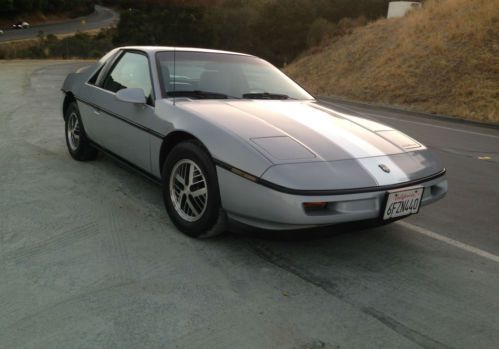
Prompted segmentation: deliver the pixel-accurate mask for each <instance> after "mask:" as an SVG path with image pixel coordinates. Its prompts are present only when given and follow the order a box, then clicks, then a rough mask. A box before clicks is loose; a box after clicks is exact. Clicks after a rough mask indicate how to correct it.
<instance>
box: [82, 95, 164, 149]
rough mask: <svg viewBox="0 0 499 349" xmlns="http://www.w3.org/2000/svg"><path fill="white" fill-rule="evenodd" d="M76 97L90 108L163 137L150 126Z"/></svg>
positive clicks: (162, 136)
mask: <svg viewBox="0 0 499 349" xmlns="http://www.w3.org/2000/svg"><path fill="white" fill-rule="evenodd" d="M76 99H77V100H78V101H79V102H81V103H84V104H86V105H89V106H91V107H92V108H95V109H97V110H99V111H102V112H103V113H106V114H107V115H109V116H112V117H113V118H116V119H118V120H121V121H123V122H125V123H127V124H129V125H130V126H133V127H135V128H138V129H140V130H142V131H144V132H147V133H149V134H150V135H153V136H155V137H158V138H161V139H163V138H165V135H162V134H161V133H159V132H156V131H154V130H151V129H150V128H147V127H145V126H142V125H140V124H138V123H136V122H133V121H132V120H130V119H126V118H124V117H122V116H120V115H118V114H115V113H113V112H112V111H109V110H107V109H105V108H102V107H100V106H98V105H96V104H94V103H92V102H89V101H86V100H83V99H81V98H78V97H77V98H76Z"/></svg>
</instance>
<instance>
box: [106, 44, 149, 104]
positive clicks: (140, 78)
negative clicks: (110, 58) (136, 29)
mask: <svg viewBox="0 0 499 349" xmlns="http://www.w3.org/2000/svg"><path fill="white" fill-rule="evenodd" d="M102 88H103V89H106V90H108V91H111V92H118V91H119V90H122V89H124V88H141V89H143V90H144V95H145V97H146V98H147V100H148V101H150V100H151V99H152V95H151V92H152V84H151V76H150V74H149V62H148V59H147V57H146V56H145V55H143V54H140V53H135V52H126V53H125V54H124V55H123V56H122V57H121V58H120V60H119V62H118V63H117V64H116V65H115V66H114V68H113V70H112V71H111V72H110V73H109V75H108V76H107V77H106V78H105V79H104V82H103V83H102Z"/></svg>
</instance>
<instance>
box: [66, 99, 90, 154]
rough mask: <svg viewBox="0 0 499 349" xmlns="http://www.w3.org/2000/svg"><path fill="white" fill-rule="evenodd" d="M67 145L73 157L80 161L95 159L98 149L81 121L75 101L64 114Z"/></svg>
mask: <svg viewBox="0 0 499 349" xmlns="http://www.w3.org/2000/svg"><path fill="white" fill-rule="evenodd" d="M64 120H65V121H66V123H65V134H66V145H67V146H68V151H69V154H70V155H71V157H72V158H73V159H75V160H78V161H89V160H94V159H95V158H96V157H97V149H95V148H94V147H92V145H91V144H90V141H89V140H88V138H87V135H86V134H85V130H84V128H83V124H82V122H81V117H80V111H79V110H78V106H77V105H76V103H75V102H73V103H71V104H70V105H69V106H68V108H67V109H66V112H65V114H64Z"/></svg>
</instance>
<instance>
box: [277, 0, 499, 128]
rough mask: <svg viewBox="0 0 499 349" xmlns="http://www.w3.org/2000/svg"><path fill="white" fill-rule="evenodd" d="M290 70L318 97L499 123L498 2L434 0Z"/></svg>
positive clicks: (327, 48)
mask: <svg viewBox="0 0 499 349" xmlns="http://www.w3.org/2000/svg"><path fill="white" fill-rule="evenodd" d="M285 71H286V73H287V74H289V75H290V76H291V77H293V78H294V79H295V80H297V81H298V82H299V83H301V84H302V85H303V86H304V87H306V88H307V89H308V90H309V91H310V92H312V93H314V94H315V95H329V96H339V97H345V98H348V99H354V100H359V101H366V102H372V103H378V104H391V105H398V106H403V107H405V108H409V109H413V110H420V111H426V112H432V113H439V114H446V115H452V116H458V117H462V118H467V119H474V120H480V121H486V122H495V123H499V0H440V1H439V0H433V1H431V0H430V1H427V2H426V3H425V6H424V8H423V9H421V10H416V11H413V12H411V13H410V14H408V15H407V16H406V17H404V18H397V19H381V20H378V21H376V22H373V23H370V24H368V25H367V26H365V27H361V28H358V29H356V30H354V31H353V33H352V34H350V35H347V36H343V37H341V38H339V39H337V40H335V41H332V42H329V43H328V44H326V45H324V46H322V47H320V48H316V49H315V50H313V51H310V52H308V53H307V54H305V55H304V56H302V57H301V58H299V59H298V60H296V61H295V62H293V63H292V64H290V65H289V66H287V67H286V68H285Z"/></svg>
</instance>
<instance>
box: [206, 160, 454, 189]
mask: <svg viewBox="0 0 499 349" xmlns="http://www.w3.org/2000/svg"><path fill="white" fill-rule="evenodd" d="M214 161H215V164H216V165H217V166H219V167H221V168H223V169H225V170H227V171H230V172H232V173H234V171H233V169H236V170H237V171H239V172H242V173H246V172H244V171H242V170H239V169H237V168H236V167H234V166H231V165H229V164H227V163H225V162H223V161H220V160H217V159H214ZM445 173H446V170H445V169H443V170H442V171H440V172H438V173H436V174H434V175H431V176H427V177H423V178H420V179H416V180H412V181H408V182H403V183H397V184H391V185H383V186H378V187H364V188H353V189H332V190H302V189H292V188H287V187H283V186H281V185H279V184H275V183H272V182H269V181H267V180H265V179H261V178H258V177H256V176H254V175H251V174H249V175H250V176H251V177H255V178H256V181H255V183H258V184H260V185H263V186H264V187H267V188H270V189H273V190H275V191H278V192H281V193H286V194H292V195H302V196H323V195H324V196H326V195H347V194H362V193H372V192H379V191H386V190H392V189H400V188H404V187H409V186H412V185H417V184H421V183H424V182H427V181H431V180H433V179H436V178H439V177H442V176H443V175H445ZM234 174H236V175H239V174H237V173H234ZM239 176H240V177H243V178H245V179H247V178H246V177H244V176H241V175H239ZM247 180H249V179H247Z"/></svg>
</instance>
